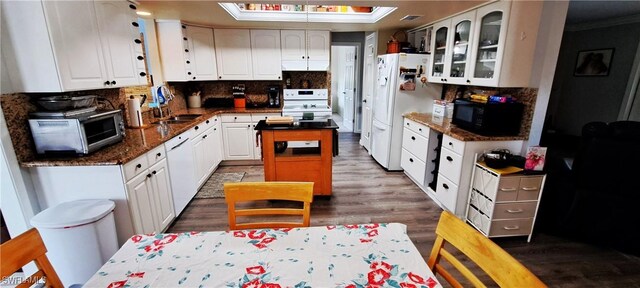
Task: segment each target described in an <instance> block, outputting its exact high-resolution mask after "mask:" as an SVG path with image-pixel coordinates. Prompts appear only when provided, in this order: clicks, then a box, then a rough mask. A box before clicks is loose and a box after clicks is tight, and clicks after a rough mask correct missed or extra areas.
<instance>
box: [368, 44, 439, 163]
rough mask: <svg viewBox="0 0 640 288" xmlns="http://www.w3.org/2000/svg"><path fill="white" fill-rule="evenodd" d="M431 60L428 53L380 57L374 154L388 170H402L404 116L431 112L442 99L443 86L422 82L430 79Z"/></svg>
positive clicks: (373, 136) (374, 115)
mask: <svg viewBox="0 0 640 288" xmlns="http://www.w3.org/2000/svg"><path fill="white" fill-rule="evenodd" d="M427 59H428V55H426V54H405V53H399V54H386V55H380V56H378V74H377V77H378V78H377V81H376V83H375V85H376V89H377V91H376V94H375V97H374V101H373V125H372V127H371V151H372V152H371V155H372V156H373V158H374V159H375V160H376V161H377V162H378V163H379V164H380V165H382V167H384V168H386V169H387V170H391V171H399V170H402V168H401V167H400V154H401V152H402V129H403V128H402V125H403V119H402V115H403V114H405V113H408V112H423V113H424V112H429V113H430V112H431V110H432V107H433V100H434V99H440V97H441V93H442V85H439V84H433V83H423V82H422V81H421V78H422V77H426V76H427V67H429V64H428V63H427ZM410 82H413V84H411V83H410ZM412 88H413V90H412Z"/></svg>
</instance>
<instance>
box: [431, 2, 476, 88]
mask: <svg viewBox="0 0 640 288" xmlns="http://www.w3.org/2000/svg"><path fill="white" fill-rule="evenodd" d="M475 15H476V11H475V10H473V11H469V12H467V13H464V14H461V15H458V16H456V17H453V18H450V19H446V20H443V21H441V22H439V23H437V24H436V25H434V31H436V32H435V35H436V36H435V37H434V39H433V40H432V46H433V45H435V46H433V47H435V53H433V54H432V59H431V60H432V63H433V64H432V66H431V67H432V72H431V73H430V77H429V81H430V82H436V83H450V84H469V83H470V81H469V80H468V78H469V76H468V74H467V72H468V71H469V67H470V64H469V63H470V60H471V56H470V55H471V48H470V46H471V43H473V40H474V38H473V37H474V34H473V33H474V30H473V27H474V23H475ZM443 41H445V42H443ZM438 75H439V76H438Z"/></svg>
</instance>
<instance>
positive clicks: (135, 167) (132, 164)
mask: <svg viewBox="0 0 640 288" xmlns="http://www.w3.org/2000/svg"><path fill="white" fill-rule="evenodd" d="M122 166H123V169H124V177H125V178H126V179H127V181H129V180H130V179H131V178H133V177H134V176H136V175H138V173H140V172H142V171H145V170H147V168H148V167H149V162H148V161H147V155H146V154H144V155H142V156H140V157H138V158H136V159H133V160H131V161H129V162H127V163H125V164H124V165H122Z"/></svg>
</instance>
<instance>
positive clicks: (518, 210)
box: [507, 209, 524, 213]
mask: <svg viewBox="0 0 640 288" xmlns="http://www.w3.org/2000/svg"><path fill="white" fill-rule="evenodd" d="M507 212H509V213H522V212H524V210H522V209H515V210H512V209H507Z"/></svg>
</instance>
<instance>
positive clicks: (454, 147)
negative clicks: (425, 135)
mask: <svg viewBox="0 0 640 288" xmlns="http://www.w3.org/2000/svg"><path fill="white" fill-rule="evenodd" d="M442 147H444V148H447V149H449V150H451V151H453V152H454V153H456V154H458V155H462V154H463V153H464V141H460V140H458V139H453V138H452V137H451V136H449V135H444V136H442Z"/></svg>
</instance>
